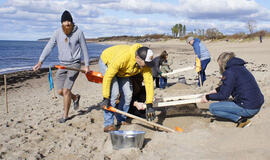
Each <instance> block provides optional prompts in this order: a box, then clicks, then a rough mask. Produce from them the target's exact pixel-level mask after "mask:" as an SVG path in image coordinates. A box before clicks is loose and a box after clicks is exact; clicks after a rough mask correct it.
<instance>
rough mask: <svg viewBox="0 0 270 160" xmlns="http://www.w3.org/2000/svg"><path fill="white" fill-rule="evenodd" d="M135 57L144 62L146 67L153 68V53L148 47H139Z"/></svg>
mask: <svg viewBox="0 0 270 160" xmlns="http://www.w3.org/2000/svg"><path fill="white" fill-rule="evenodd" d="M137 55H138V56H139V57H140V58H141V59H142V60H144V62H145V64H146V66H148V67H153V66H154V62H153V55H154V53H153V51H152V50H151V49H149V48H148V47H140V48H139V49H138V50H137Z"/></svg>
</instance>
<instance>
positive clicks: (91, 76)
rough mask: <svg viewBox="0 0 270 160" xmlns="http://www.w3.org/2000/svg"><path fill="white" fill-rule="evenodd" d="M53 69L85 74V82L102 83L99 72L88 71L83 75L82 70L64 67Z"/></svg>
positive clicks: (101, 76)
mask: <svg viewBox="0 0 270 160" xmlns="http://www.w3.org/2000/svg"><path fill="white" fill-rule="evenodd" d="M55 68H58V69H68V70H73V71H79V72H82V73H84V74H85V76H86V78H87V80H88V81H90V82H95V83H102V80H103V75H102V73H100V72H95V71H90V72H88V73H85V71H84V70H82V69H77V68H71V67H66V66H61V65H55Z"/></svg>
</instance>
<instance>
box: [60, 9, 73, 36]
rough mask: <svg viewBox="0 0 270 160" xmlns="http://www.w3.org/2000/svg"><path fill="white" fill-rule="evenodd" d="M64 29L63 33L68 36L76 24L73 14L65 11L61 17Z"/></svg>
mask: <svg viewBox="0 0 270 160" xmlns="http://www.w3.org/2000/svg"><path fill="white" fill-rule="evenodd" d="M61 23H62V29H63V32H64V33H65V34H66V35H67V36H68V35H70V33H71V32H72V30H73V27H74V23H73V19H72V16H71V14H70V13H69V11H67V10H65V11H64V12H63V14H62V17H61Z"/></svg>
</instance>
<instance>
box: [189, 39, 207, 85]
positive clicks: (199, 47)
mask: <svg viewBox="0 0 270 160" xmlns="http://www.w3.org/2000/svg"><path fill="white" fill-rule="evenodd" d="M187 43H188V44H190V45H191V46H192V47H193V49H194V52H195V54H196V55H197V56H198V58H199V59H200V61H201V71H200V75H201V81H202V84H200V81H199V82H198V86H201V85H203V82H204V81H205V80H206V75H205V70H206V67H207V65H208V63H209V62H210V61H211V57H210V53H209V51H208V49H207V48H206V46H205V45H204V44H203V43H202V42H201V40H200V39H199V38H193V37H188V39H187Z"/></svg>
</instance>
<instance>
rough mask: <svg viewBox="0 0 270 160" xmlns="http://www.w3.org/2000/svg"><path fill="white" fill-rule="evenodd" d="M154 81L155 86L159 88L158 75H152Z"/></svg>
mask: <svg viewBox="0 0 270 160" xmlns="http://www.w3.org/2000/svg"><path fill="white" fill-rule="evenodd" d="M153 78H154V81H156V88H160V87H159V77H153Z"/></svg>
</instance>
